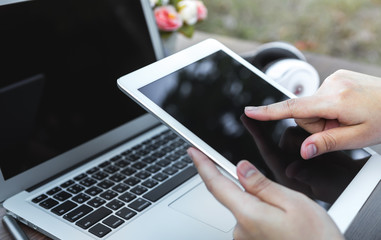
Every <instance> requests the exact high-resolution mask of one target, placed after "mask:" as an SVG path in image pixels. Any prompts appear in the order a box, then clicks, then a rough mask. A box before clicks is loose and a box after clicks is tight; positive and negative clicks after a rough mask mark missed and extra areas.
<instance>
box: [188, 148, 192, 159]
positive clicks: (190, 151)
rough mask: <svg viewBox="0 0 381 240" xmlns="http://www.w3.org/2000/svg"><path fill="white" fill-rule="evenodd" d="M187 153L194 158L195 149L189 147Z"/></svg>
mask: <svg viewBox="0 0 381 240" xmlns="http://www.w3.org/2000/svg"><path fill="white" fill-rule="evenodd" d="M187 153H188V155H189V157H190V158H191V159H193V149H192V148H188V149H187Z"/></svg>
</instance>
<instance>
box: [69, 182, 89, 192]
mask: <svg viewBox="0 0 381 240" xmlns="http://www.w3.org/2000/svg"><path fill="white" fill-rule="evenodd" d="M83 189H85V188H84V187H82V186H81V185H79V184H74V185H72V186H71V187H69V188H68V189H67V190H68V191H69V192H71V193H73V194H77V193H79V192H81V191H82V190H83Z"/></svg>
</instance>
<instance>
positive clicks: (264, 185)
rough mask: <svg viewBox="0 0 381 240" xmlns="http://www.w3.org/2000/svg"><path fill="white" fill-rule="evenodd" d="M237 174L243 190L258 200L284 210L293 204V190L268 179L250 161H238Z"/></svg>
mask: <svg viewBox="0 0 381 240" xmlns="http://www.w3.org/2000/svg"><path fill="white" fill-rule="evenodd" d="M237 175H238V179H239V181H240V183H241V184H242V186H243V187H244V188H245V190H246V191H247V192H248V193H250V194H253V195H254V196H256V197H258V198H259V199H260V200H262V201H264V202H266V203H268V204H270V205H273V206H275V207H277V208H280V209H282V210H284V211H286V209H287V208H288V206H290V204H291V205H292V204H293V201H292V199H294V198H295V196H294V194H295V191H292V190H290V189H287V188H285V187H283V186H281V185H279V184H277V183H275V182H273V181H271V180H269V179H268V178H266V177H265V176H264V175H263V174H262V173H261V172H259V171H258V169H257V168H255V167H254V166H253V165H252V164H251V163H250V162H248V161H246V160H243V161H241V162H239V163H238V165H237Z"/></svg>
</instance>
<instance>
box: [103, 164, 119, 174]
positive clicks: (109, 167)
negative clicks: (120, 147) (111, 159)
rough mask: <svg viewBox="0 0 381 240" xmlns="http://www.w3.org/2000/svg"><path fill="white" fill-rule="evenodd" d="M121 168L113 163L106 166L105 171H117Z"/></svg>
mask: <svg viewBox="0 0 381 240" xmlns="http://www.w3.org/2000/svg"><path fill="white" fill-rule="evenodd" d="M119 169H120V168H119V167H117V166H114V165H111V166H108V167H107V168H105V169H104V171H105V172H108V173H116V172H117V171H119Z"/></svg>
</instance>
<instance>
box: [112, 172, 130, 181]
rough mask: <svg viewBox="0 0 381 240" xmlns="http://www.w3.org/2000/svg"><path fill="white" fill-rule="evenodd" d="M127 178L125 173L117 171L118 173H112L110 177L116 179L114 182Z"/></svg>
mask: <svg viewBox="0 0 381 240" xmlns="http://www.w3.org/2000/svg"><path fill="white" fill-rule="evenodd" d="M125 178H126V176H125V175H123V174H120V173H116V174H114V175H112V176H111V177H110V178H109V179H110V180H112V181H114V182H120V181H122V180H124V179H125Z"/></svg>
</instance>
